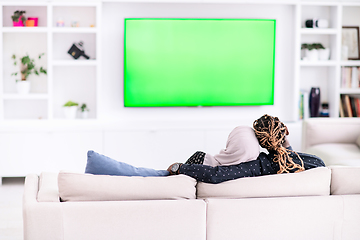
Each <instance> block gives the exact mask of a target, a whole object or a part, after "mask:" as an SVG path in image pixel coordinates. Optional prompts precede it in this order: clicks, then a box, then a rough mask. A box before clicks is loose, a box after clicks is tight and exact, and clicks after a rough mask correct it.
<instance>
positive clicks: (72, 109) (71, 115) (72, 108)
mask: <svg viewBox="0 0 360 240" xmlns="http://www.w3.org/2000/svg"><path fill="white" fill-rule="evenodd" d="M78 106H79V104H78V103H76V102H73V101H67V102H66V103H65V104H64V105H63V109H64V115H65V118H66V119H75V118H76V112H77V109H78Z"/></svg>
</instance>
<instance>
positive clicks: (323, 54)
mask: <svg viewBox="0 0 360 240" xmlns="http://www.w3.org/2000/svg"><path fill="white" fill-rule="evenodd" d="M318 54H319V60H322V61H326V60H329V59H330V48H325V49H319V50H318Z"/></svg>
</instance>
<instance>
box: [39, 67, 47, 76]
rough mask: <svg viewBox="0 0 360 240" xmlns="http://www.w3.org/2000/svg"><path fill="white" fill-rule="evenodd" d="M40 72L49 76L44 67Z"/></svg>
mask: <svg viewBox="0 0 360 240" xmlns="http://www.w3.org/2000/svg"><path fill="white" fill-rule="evenodd" d="M40 72H41V73H43V74H45V75H46V74H47V71H46V69H44V68H43V67H40Z"/></svg>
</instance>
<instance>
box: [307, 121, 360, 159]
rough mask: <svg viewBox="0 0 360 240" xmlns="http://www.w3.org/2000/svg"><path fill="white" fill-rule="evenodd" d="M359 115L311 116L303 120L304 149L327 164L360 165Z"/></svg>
mask: <svg viewBox="0 0 360 240" xmlns="http://www.w3.org/2000/svg"><path fill="white" fill-rule="evenodd" d="M359 147H360V118H310V119H307V120H304V121H303V128H302V146H301V149H302V152H306V153H310V154H314V155H317V156H319V157H320V158H321V159H322V160H323V161H324V162H325V164H326V166H331V165H345V166H360V148H359Z"/></svg>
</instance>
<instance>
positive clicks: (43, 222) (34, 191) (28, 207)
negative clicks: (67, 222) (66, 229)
mask: <svg viewBox="0 0 360 240" xmlns="http://www.w3.org/2000/svg"><path fill="white" fill-rule="evenodd" d="M38 191H39V177H38V176H37V175H35V174H30V175H27V176H26V179H25V185H24V195H23V225H24V240H48V239H53V240H63V239H64V236H63V217H62V211H61V204H60V202H38V201H37V195H38Z"/></svg>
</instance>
